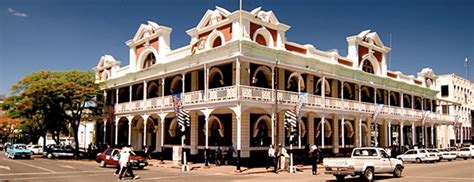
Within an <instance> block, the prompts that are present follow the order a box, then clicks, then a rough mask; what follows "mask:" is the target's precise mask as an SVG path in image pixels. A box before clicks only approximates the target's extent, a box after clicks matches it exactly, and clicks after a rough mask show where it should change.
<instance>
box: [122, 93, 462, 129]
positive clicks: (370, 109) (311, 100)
mask: <svg viewBox="0 0 474 182" xmlns="http://www.w3.org/2000/svg"><path fill="white" fill-rule="evenodd" d="M238 89H239V90H238ZM237 91H240V92H239V94H240V95H239V97H238V92H237ZM277 97H278V98H277V99H278V101H279V103H280V104H282V105H285V104H286V105H290V106H291V105H293V106H294V105H295V104H297V103H298V102H299V99H300V96H299V94H298V93H296V92H290V91H282V90H278V94H277ZM238 98H240V100H241V101H257V102H261V103H266V104H273V103H274V102H275V100H274V99H275V92H274V90H272V89H267V88H260V87H251V86H240V87H237V86H227V87H220V88H213V89H209V90H208V91H207V94H206V93H205V92H204V91H203V90H199V91H193V92H186V93H183V94H182V102H183V105H184V106H185V107H186V106H188V107H192V106H193V105H196V104H208V103H213V102H223V101H235V100H237V99H238ZM303 103H304V104H305V107H308V108H319V109H321V108H326V109H334V110H345V111H354V112H362V113H370V114H372V113H374V112H375V104H374V103H367V102H359V101H354V100H348V99H344V100H341V99H340V98H333V97H325V98H324V99H323V98H322V97H321V96H319V95H312V94H308V97H307V99H305V100H303ZM172 107H173V98H172V96H171V95H168V96H164V97H156V98H150V99H146V100H145V101H143V100H140V101H133V102H126V103H120V104H117V105H116V107H115V112H116V113H117V114H120V113H128V112H135V111H143V110H156V109H172ZM381 114H383V115H392V116H406V117H410V118H415V119H422V118H423V116H424V111H421V110H414V109H409V108H403V109H402V108H400V107H397V106H388V105H384V107H383V108H382V110H381ZM427 117H428V119H429V120H439V121H454V116H450V115H444V114H439V113H430V114H429V115H428V116H427Z"/></svg>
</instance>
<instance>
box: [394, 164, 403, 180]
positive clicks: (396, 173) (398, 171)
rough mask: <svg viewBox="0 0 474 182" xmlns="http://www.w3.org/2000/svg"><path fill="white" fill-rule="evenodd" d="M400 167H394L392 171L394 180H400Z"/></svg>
mask: <svg viewBox="0 0 474 182" xmlns="http://www.w3.org/2000/svg"><path fill="white" fill-rule="evenodd" d="M402 171H403V169H402V167H400V166H397V167H395V170H393V177H396V178H401V177H402Z"/></svg>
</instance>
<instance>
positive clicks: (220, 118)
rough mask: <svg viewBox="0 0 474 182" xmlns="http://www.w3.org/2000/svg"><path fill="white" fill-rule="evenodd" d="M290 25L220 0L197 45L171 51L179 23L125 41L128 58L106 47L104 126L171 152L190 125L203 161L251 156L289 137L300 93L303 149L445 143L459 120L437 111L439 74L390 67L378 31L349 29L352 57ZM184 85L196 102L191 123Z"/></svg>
mask: <svg viewBox="0 0 474 182" xmlns="http://www.w3.org/2000/svg"><path fill="white" fill-rule="evenodd" d="M289 28H290V26H288V25H286V24H283V23H281V22H279V20H278V19H277V17H276V16H275V14H274V13H273V12H272V11H264V10H262V9H261V8H257V9H254V10H252V11H251V12H247V11H242V12H240V11H234V12H229V11H227V10H225V9H223V8H220V7H216V9H214V10H208V11H207V12H206V14H205V15H204V17H203V18H202V19H201V21H200V22H199V23H198V24H197V26H196V27H194V28H192V29H190V30H188V31H187V33H188V35H189V36H190V44H189V45H186V46H184V47H181V48H178V49H175V50H171V49H170V42H171V40H170V33H171V30H172V29H171V28H168V27H165V26H162V25H158V24H157V23H154V22H151V21H149V22H147V24H142V25H140V27H139V28H138V31H137V32H136V34H135V36H134V37H133V38H132V39H131V40H129V41H127V42H126V44H127V45H128V46H129V47H130V58H129V64H128V65H127V66H123V67H121V66H120V61H118V60H115V59H114V58H113V57H112V56H110V55H104V56H102V57H101V59H100V60H99V64H98V65H97V67H95V68H94V70H95V71H96V73H97V74H96V79H97V82H98V83H101V84H103V90H104V95H105V101H106V105H107V106H108V113H109V115H108V116H109V117H108V118H107V119H106V120H105V121H102V122H98V123H97V128H100V133H102V134H100V133H99V135H101V136H103V137H104V142H107V143H110V144H117V145H120V144H130V145H133V146H134V147H135V148H137V149H140V148H141V147H142V146H145V145H146V146H150V147H151V148H152V149H155V150H156V151H158V152H163V153H165V154H166V153H170V150H171V149H172V147H173V146H176V145H180V144H181V138H180V137H179V136H181V135H182V134H184V135H185V136H186V139H185V142H184V143H185V146H184V148H185V150H187V151H188V154H191V156H194V157H192V158H195V159H197V160H198V159H200V158H202V156H203V153H204V151H206V150H208V149H214V148H215V147H216V146H229V145H233V146H234V148H235V149H236V150H237V151H238V156H239V157H242V158H247V159H249V158H250V157H251V156H265V152H266V150H267V149H268V145H270V144H278V143H281V144H283V145H286V146H288V145H289V141H288V140H289V133H288V132H286V130H285V128H284V114H285V112H286V111H287V110H290V109H293V108H295V106H296V104H297V103H299V101H300V100H302V102H303V103H304V104H303V108H302V110H301V120H300V121H299V126H298V128H299V135H298V143H297V144H296V145H295V146H297V147H296V148H298V149H302V148H303V147H304V146H306V145H313V144H315V145H318V146H319V147H321V148H323V150H325V151H327V152H328V153H334V154H337V153H347V152H348V151H350V150H351V149H352V148H354V147H359V146H373V145H376V146H382V147H389V146H394V147H401V146H406V145H410V146H413V145H426V146H431V145H438V144H437V143H436V142H437V140H435V139H436V138H437V137H436V135H437V131H436V130H435V128H436V127H438V126H447V125H452V124H453V121H454V119H455V118H454V116H453V115H449V114H442V113H440V112H438V109H437V100H438V99H437V93H438V91H437V90H436V79H437V77H436V76H435V75H434V74H433V72H432V71H431V70H430V69H424V70H423V71H421V72H420V73H418V75H417V76H416V77H415V76H413V75H405V74H403V73H401V72H399V71H391V70H388V69H387V54H388V53H389V52H390V50H391V49H390V48H389V47H386V46H385V45H384V44H383V42H382V41H381V40H380V38H379V36H378V34H377V33H376V32H371V31H370V30H366V31H362V32H360V33H359V34H357V35H354V36H350V37H347V38H346V40H347V43H348V55H346V56H341V55H339V54H338V53H337V52H334V51H331V52H327V51H322V50H319V49H317V48H316V47H315V46H314V45H309V44H306V45H301V44H298V43H295V42H291V41H289V40H288V38H287V37H286V36H285V33H286V31H288V30H289ZM301 93H307V97H305V98H304V99H301V95H302V94H301ZM173 94H180V96H181V98H182V103H183V108H184V109H185V110H186V111H189V112H190V116H191V125H190V128H189V129H187V130H186V131H185V132H184V133H181V131H180V130H179V129H177V125H178V124H177V121H176V120H175V119H174V115H175V114H174V107H173V100H172V97H173ZM224 149H225V148H224ZM165 156H166V155H165Z"/></svg>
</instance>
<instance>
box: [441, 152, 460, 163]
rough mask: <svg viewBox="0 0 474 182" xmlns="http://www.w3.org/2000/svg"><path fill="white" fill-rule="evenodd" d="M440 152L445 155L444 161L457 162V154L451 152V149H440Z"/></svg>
mask: <svg viewBox="0 0 474 182" xmlns="http://www.w3.org/2000/svg"><path fill="white" fill-rule="evenodd" d="M439 152H441V154H442V155H443V158H442V159H443V160H447V161H452V160H456V157H457V156H456V153H455V152H452V151H449V149H439Z"/></svg>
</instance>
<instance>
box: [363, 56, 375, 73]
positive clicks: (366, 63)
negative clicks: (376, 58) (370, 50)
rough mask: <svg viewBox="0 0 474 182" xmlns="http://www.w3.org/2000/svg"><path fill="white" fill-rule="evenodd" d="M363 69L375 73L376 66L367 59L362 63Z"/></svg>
mask: <svg viewBox="0 0 474 182" xmlns="http://www.w3.org/2000/svg"><path fill="white" fill-rule="evenodd" d="M362 71H364V72H367V73H372V74H374V73H375V72H374V66H373V65H372V63H370V61H369V60H367V59H366V60H364V62H363V63H362Z"/></svg>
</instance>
